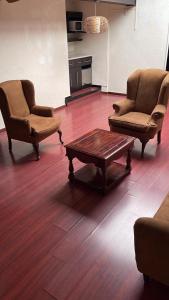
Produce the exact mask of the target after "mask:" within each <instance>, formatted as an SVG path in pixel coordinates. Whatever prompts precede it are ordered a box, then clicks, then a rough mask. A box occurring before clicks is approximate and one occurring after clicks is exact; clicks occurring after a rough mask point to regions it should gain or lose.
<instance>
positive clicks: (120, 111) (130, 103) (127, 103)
mask: <svg viewBox="0 0 169 300" xmlns="http://www.w3.org/2000/svg"><path fill="white" fill-rule="evenodd" d="M113 108H114V110H115V113H116V114H117V115H118V116H121V115H124V114H126V113H128V112H129V111H131V110H134V108H135V101H134V100H130V99H122V100H120V101H118V102H115V103H113Z"/></svg>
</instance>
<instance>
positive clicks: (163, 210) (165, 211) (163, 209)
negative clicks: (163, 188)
mask: <svg viewBox="0 0 169 300" xmlns="http://www.w3.org/2000/svg"><path fill="white" fill-rule="evenodd" d="M154 218H155V219H160V220H162V221H166V222H169V194H167V196H166V197H165V199H164V202H163V203H162V205H161V206H160V208H159V209H158V211H157V212H156V214H155V216H154Z"/></svg>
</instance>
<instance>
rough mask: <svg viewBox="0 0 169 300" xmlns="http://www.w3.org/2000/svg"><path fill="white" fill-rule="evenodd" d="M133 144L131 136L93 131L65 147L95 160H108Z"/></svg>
mask: <svg viewBox="0 0 169 300" xmlns="http://www.w3.org/2000/svg"><path fill="white" fill-rule="evenodd" d="M133 142H134V138H133V137H131V136H127V135H123V134H119V133H116V132H111V131H107V130H103V129H94V130H92V131H90V132H88V133H86V134H85V135H83V136H81V137H80V138H78V139H76V140H74V141H73V142H71V143H69V144H67V145H66V146H65V147H66V148H67V149H72V150H75V151H78V152H81V153H84V154H87V155H90V156H93V157H96V158H102V159H108V158H109V157H110V156H112V155H114V154H116V153H118V152H119V151H120V150H122V149H124V148H126V147H127V146H129V145H130V144H132V143H133Z"/></svg>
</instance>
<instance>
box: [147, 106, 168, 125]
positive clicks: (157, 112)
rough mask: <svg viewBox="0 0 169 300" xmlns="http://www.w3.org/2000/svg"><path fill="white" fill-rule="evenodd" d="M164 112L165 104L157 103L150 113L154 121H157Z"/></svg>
mask: <svg viewBox="0 0 169 300" xmlns="http://www.w3.org/2000/svg"><path fill="white" fill-rule="evenodd" d="M165 112H166V107H165V105H163V104H157V105H156V106H155V108H154V110H153V111H152V113H151V118H152V119H153V120H154V121H157V120H159V119H161V118H163V117H164V115H165Z"/></svg>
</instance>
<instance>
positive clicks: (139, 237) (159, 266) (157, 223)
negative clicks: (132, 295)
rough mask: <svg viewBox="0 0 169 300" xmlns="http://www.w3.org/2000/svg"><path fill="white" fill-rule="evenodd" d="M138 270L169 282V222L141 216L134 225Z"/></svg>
mask: <svg viewBox="0 0 169 300" xmlns="http://www.w3.org/2000/svg"><path fill="white" fill-rule="evenodd" d="M134 238H135V254H136V262H137V267H138V270H139V271H140V272H142V273H144V274H146V275H148V276H150V277H152V278H154V279H156V280H159V281H161V282H163V283H167V284H169V259H168V253H169V222H166V221H163V220H160V219H156V218H140V219H138V220H137V221H136V223H135V225H134Z"/></svg>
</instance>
